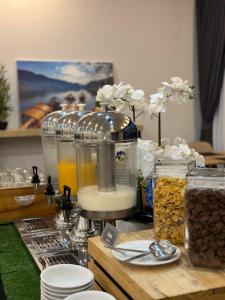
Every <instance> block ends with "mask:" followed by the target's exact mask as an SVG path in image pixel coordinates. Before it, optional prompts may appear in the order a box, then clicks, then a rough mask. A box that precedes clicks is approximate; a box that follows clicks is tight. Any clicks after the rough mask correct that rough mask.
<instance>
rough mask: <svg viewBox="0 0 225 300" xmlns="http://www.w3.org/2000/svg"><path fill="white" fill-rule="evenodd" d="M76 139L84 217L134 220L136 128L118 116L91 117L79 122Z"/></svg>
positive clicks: (102, 114)
mask: <svg viewBox="0 0 225 300" xmlns="http://www.w3.org/2000/svg"><path fill="white" fill-rule="evenodd" d="M75 139H76V149H77V167H78V170H77V171H78V203H79V205H80V206H81V209H82V212H81V214H82V216H83V217H86V218H87V219H92V220H94V219H96V220H115V219H121V218H126V217H129V216H131V215H132V214H133V213H134V211H135V207H136V196H137V195H136V194H137V182H136V177H137V167H136V142H137V127H136V125H135V124H134V123H133V122H132V121H131V119H130V118H129V117H127V116H124V115H122V114H120V113H117V112H98V113H97V112H96V113H91V114H88V115H86V116H85V117H83V118H82V119H80V120H79V121H78V125H77V128H76V132H75Z"/></svg>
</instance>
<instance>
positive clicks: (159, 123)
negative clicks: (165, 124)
mask: <svg viewBox="0 0 225 300" xmlns="http://www.w3.org/2000/svg"><path fill="white" fill-rule="evenodd" d="M158 146H159V147H161V113H159V116H158Z"/></svg>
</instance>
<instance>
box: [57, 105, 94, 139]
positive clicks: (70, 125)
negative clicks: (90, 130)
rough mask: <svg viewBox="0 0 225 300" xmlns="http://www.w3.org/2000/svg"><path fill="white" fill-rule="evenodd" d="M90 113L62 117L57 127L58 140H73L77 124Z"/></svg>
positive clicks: (78, 112) (72, 113)
mask: <svg viewBox="0 0 225 300" xmlns="http://www.w3.org/2000/svg"><path fill="white" fill-rule="evenodd" d="M89 113H90V112H88V111H75V112H70V113H68V114H66V115H65V116H62V117H61V118H60V119H59V120H58V122H57V125H56V131H55V133H56V138H59V139H61V138H62V139H69V140H71V139H72V140H73V139H74V129H75V127H76V125H77V122H78V121H79V120H80V119H81V118H82V117H84V116H85V115H87V114H89Z"/></svg>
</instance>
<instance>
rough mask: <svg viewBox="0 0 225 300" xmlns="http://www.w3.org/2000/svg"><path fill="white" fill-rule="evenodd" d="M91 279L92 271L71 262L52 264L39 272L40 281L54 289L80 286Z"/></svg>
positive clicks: (92, 278) (86, 283) (92, 276)
mask: <svg viewBox="0 0 225 300" xmlns="http://www.w3.org/2000/svg"><path fill="white" fill-rule="evenodd" d="M93 280H94V274H93V272H91V271H90V270H88V269H87V268H84V267H82V266H78V265H73V264H59V265H54V266H51V267H48V268H47V269H45V270H43V271H42V272H41V281H42V282H43V283H44V284H45V285H47V286H48V287H50V288H53V289H54V290H63V289H65V290H67V289H77V288H82V287H84V286H86V285H88V284H89V283H91V282H93Z"/></svg>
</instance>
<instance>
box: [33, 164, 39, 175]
mask: <svg viewBox="0 0 225 300" xmlns="http://www.w3.org/2000/svg"><path fill="white" fill-rule="evenodd" d="M32 169H33V175H38V173H37V172H38V167H36V166H33V167H32Z"/></svg>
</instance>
